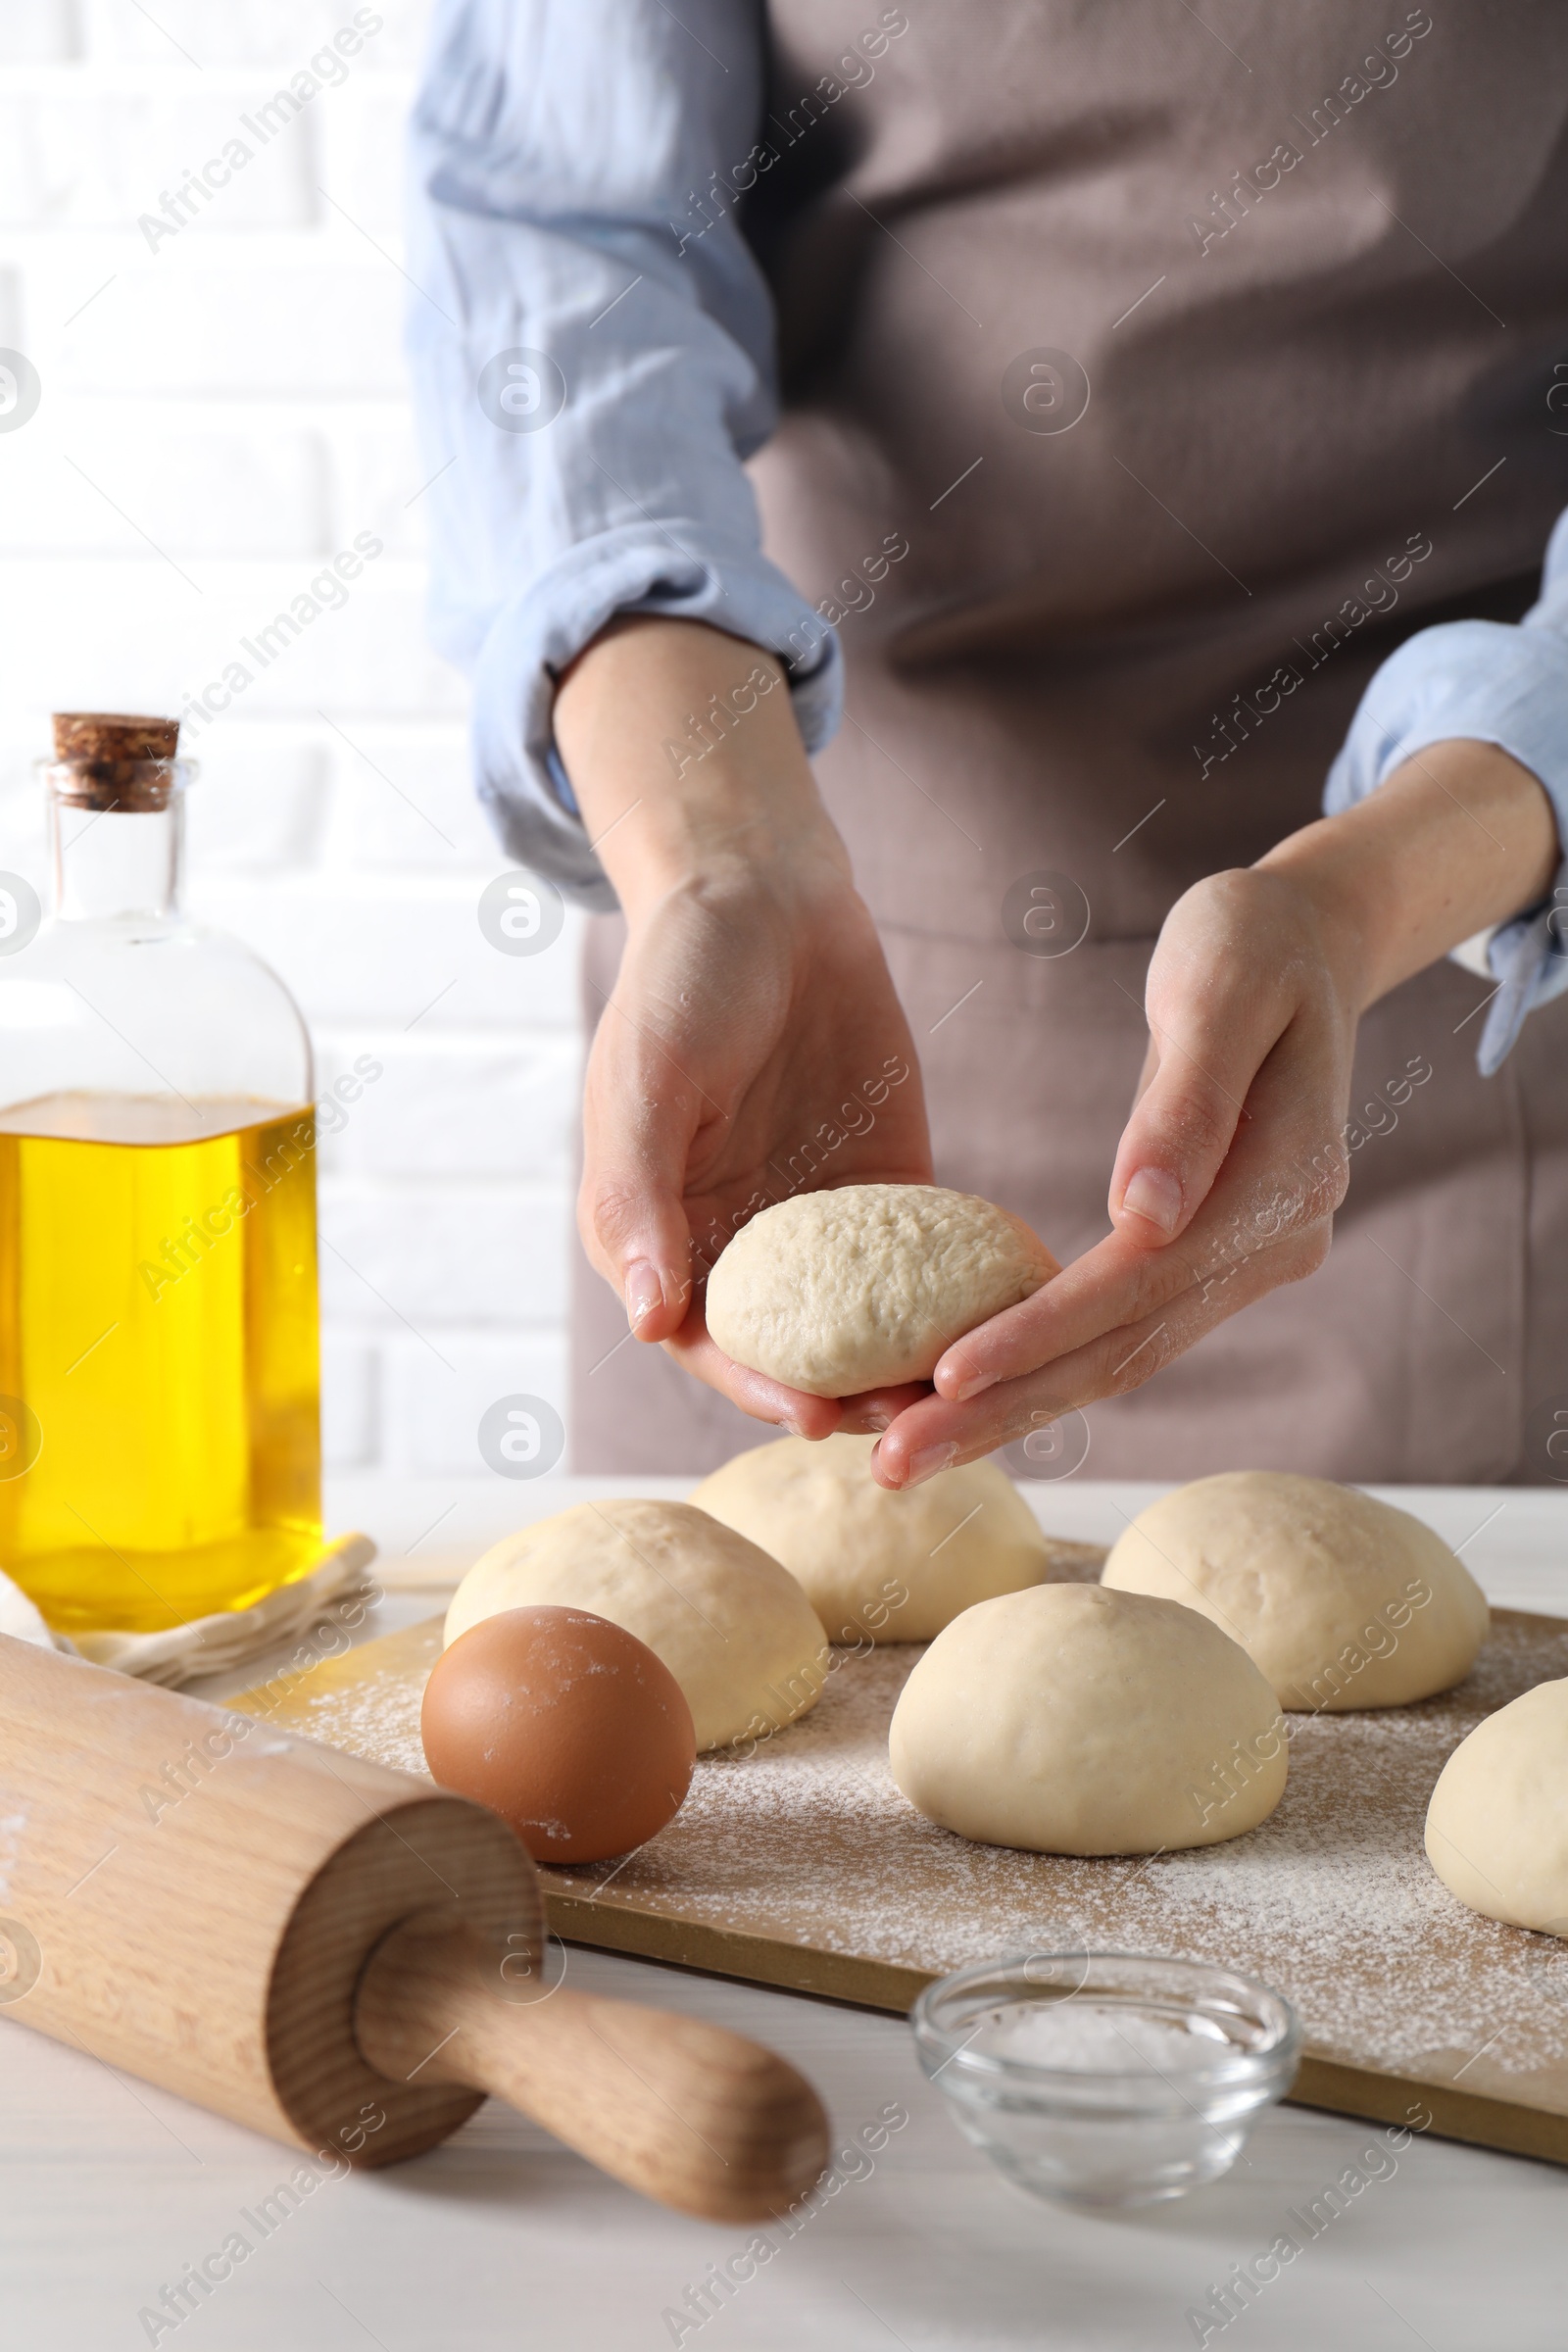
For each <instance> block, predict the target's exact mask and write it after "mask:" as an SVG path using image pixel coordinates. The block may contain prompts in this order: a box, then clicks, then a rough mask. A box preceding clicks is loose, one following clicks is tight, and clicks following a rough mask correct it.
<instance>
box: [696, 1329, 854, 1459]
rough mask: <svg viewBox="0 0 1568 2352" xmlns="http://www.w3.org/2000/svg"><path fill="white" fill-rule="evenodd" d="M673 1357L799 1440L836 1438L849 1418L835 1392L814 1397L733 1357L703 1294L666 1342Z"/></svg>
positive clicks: (760, 1418)
mask: <svg viewBox="0 0 1568 2352" xmlns="http://www.w3.org/2000/svg"><path fill="white" fill-rule="evenodd" d="M664 1348H665V1351H666V1353H668V1354H669V1355H672V1356H673V1357H674V1359H675V1361H676V1362H677V1363H678V1364H679V1365H681V1367H682V1368H683V1369H684V1370H685V1371H687V1372H690V1373H691V1374H692V1376H693V1378H694V1379H696V1380H700V1381H702V1383H703V1384H704V1386H705V1387H706V1388H710V1389H714V1390H716V1391H717V1393H718V1394H719V1396H721V1397H728V1398H729V1400H730V1402H731V1404H738V1405H739V1406H740V1409H741V1411H742V1412H743V1413H750V1415H751V1417H752V1419H753V1420H754V1421H765V1422H768V1423H769V1424H770V1425H771V1426H772V1427H774V1428H776V1429H785V1430H788V1431H789V1433H790V1435H791V1436H792V1437H797V1438H813V1439H815V1438H830V1437H832V1435H833V1433H834V1431H835V1430H837V1429H838V1428H839V1427H840V1426H841V1424H842V1422H843V1418H844V1414H843V1407H842V1406H841V1405H840V1403H839V1402H838V1400H837V1399H836V1398H834V1397H809V1396H808V1395H807V1393H806V1391H805V1390H804V1389H789V1388H786V1387H785V1386H784V1383H783V1382H782V1381H779V1380H769V1378H768V1376H767V1374H766V1373H765V1372H753V1371H750V1370H748V1368H747V1366H746V1365H745V1364H738V1363H736V1361H735V1360H734V1358H733V1356H728V1355H726V1354H725V1353H724V1350H723V1349H722V1348H720V1347H719V1346H718V1344H717V1342H716V1341H715V1340H713V1339H711V1337H710V1335H709V1330H708V1322H707V1318H706V1316H705V1315H704V1313H703V1302H702V1299H700V1298H697V1299H693V1300H692V1302H691V1306H690V1309H689V1311H688V1312H687V1314H686V1316H685V1317H684V1319H683V1321H682V1322H681V1325H680V1327H679V1329H678V1330H677V1331H675V1332H674V1333H673V1334H672V1335H671V1336H670V1337H669V1338H668V1339H666V1340H665V1342H664Z"/></svg>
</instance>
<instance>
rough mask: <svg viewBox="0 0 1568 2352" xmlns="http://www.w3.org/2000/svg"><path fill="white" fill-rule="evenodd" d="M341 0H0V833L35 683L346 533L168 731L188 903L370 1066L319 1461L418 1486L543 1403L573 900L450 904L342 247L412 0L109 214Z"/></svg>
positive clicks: (413, 481) (366, 341)
mask: <svg viewBox="0 0 1568 2352" xmlns="http://www.w3.org/2000/svg"><path fill="white" fill-rule="evenodd" d="M353 5H354V0H221V5H218V6H215V5H214V4H213V0H159V5H158V6H157V8H156V9H154V10H152V11H150V12H144V11H142V10H140V9H138V8H137V7H136V6H135V5H134V0H4V4H3V6H0V345H6V346H11V347H14V348H17V349H20V350H22V351H24V352H25V353H26V355H27V356H28V358H29V359H30V360H31V361H32V363H33V365H34V366H35V367H36V368H37V369H38V371H39V374H40V376H41V379H42V383H43V399H42V403H41V405H40V407H39V410H38V413H37V415H36V416H35V417H33V418H32V420H31V421H30V422H29V423H28V424H27V425H25V426H24V427H23V428H22V429H21V430H20V431H17V432H13V433H9V434H0V679H3V683H4V694H3V697H0V867H9V868H12V869H14V870H20V871H22V872H24V873H25V874H27V875H28V876H29V877H30V878H31V879H32V880H33V881H34V883H35V884H36V885H37V886H38V887H39V888H40V890H42V888H43V884H44V873H43V860H42V847H43V835H42V825H41V810H40V804H39V798H38V791H37V787H36V785H35V784H34V782H33V781H32V778H31V776H30V774H29V772H28V769H29V762H30V761H31V760H33V759H34V758H36V757H37V756H38V755H39V754H40V753H41V752H43V751H44V750H45V749H46V748H47V740H48V737H47V716H48V712H49V711H50V710H51V709H52V708H57V707H65V708H77V709H80V708H93V707H97V708H101V709H116V708H121V709H128V710H144V711H154V710H177V709H178V708H180V706H181V705H182V703H183V702H184V699H185V697H186V695H187V694H188V693H189V692H190V691H191V690H192V689H194V688H197V687H199V686H201V685H202V684H204V683H205V681H206V680H207V679H209V678H211V677H214V676H216V675H217V674H219V672H220V670H221V666H222V663H223V662H224V660H225V659H227V658H229V655H230V653H231V650H232V648H233V647H234V645H235V643H236V641H237V639H238V638H239V637H240V636H242V635H253V634H254V632H255V630H256V629H257V628H258V627H261V626H265V624H266V623H267V621H268V620H269V619H270V616H271V615H272V614H273V613H275V612H277V611H278V609H279V608H280V607H282V606H284V605H286V604H287V602H288V600H289V599H290V598H291V597H293V596H294V595H295V594H297V593H298V591H299V590H300V589H301V588H302V587H304V586H306V585H307V584H308V582H309V581H310V579H311V578H312V576H313V574H315V573H316V572H317V571H319V569H320V567H321V564H322V561H323V559H325V558H329V557H330V556H331V555H332V554H333V553H334V552H335V551H336V550H337V549H339V548H343V547H346V546H348V545H350V544H351V542H352V541H353V539H354V536H355V534H356V532H359V531H370V532H373V533H375V535H376V536H377V537H378V538H379V539H381V540H382V542H383V543H384V551H385V552H384V553H383V554H382V555H381V556H380V557H379V558H378V559H377V560H376V561H375V562H374V563H372V564H369V565H368V567H367V569H366V571H365V572H364V574H363V575H362V576H361V578H360V579H358V580H357V581H356V582H355V583H354V585H353V587H352V589H351V591H350V596H349V601H348V603H347V605H346V606H345V607H343V608H342V609H341V610H339V611H336V612H332V613H323V614H322V615H321V617H320V618H319V620H317V621H316V622H315V623H314V624H313V625H312V627H311V628H310V629H309V630H308V631H307V633H306V634H305V635H304V636H302V637H301V638H300V639H299V641H298V642H297V643H295V644H293V645H291V646H289V647H288V649H287V651H286V653H285V654H284V655H282V656H280V657H279V658H278V659H277V661H276V662H274V663H272V664H271V665H270V667H269V668H268V669H267V670H266V671H264V672H263V673H262V674H261V675H259V676H258V677H257V679H256V681H255V683H254V685H253V686H252V687H251V689H250V690H249V691H248V692H247V693H246V694H245V696H244V697H243V698H242V700H240V701H238V702H236V703H235V705H234V706H233V708H232V710H231V711H230V712H228V713H227V714H225V715H224V716H223V717H221V718H220V719H218V720H216V721H215V722H214V723H213V724H212V725H211V726H209V727H207V728H206V729H205V730H204V731H203V733H202V735H201V738H200V741H199V742H198V743H194V744H192V745H191V747H190V748H191V749H193V750H194V751H195V752H196V753H197V756H198V757H199V759H200V761H201V767H202V778H201V781H200V783H199V784H198V785H197V786H196V788H195V790H194V792H193V794H192V796H191V807H190V845H191V865H192V884H193V887H192V899H193V903H194V904H195V905H196V906H197V907H198V908H199V910H200V911H201V912H202V913H204V914H205V915H206V916H208V917H209V919H211V920H213V921H215V922H219V923H221V924H223V925H225V926H226V927H228V928H229V929H231V930H234V931H236V932H238V933H239V934H240V935H241V936H242V937H244V938H245V939H247V940H249V941H250V942H251V943H252V944H253V945H254V946H255V947H256V948H257V949H258V950H259V951H260V952H261V953H262V954H263V955H265V956H267V957H268V959H269V960H270V962H271V963H272V964H273V965H274V966H275V968H276V969H277V970H278V971H279V972H280V973H281V974H282V975H283V977H284V978H285V979H286V981H287V982H288V984H289V986H290V987H291V988H292V989H293V991H294V992H295V995H296V996H297V998H298V1000H299V1002H300V1004H301V1005H302V1006H303V1008H304V1010H305V1012H306V1015H307V1017H308V1019H309V1021H310V1024H311V1028H312V1031H313V1034H314V1036H315V1039H316V1044H317V1051H318V1057H319V1066H320V1075H321V1080H322V1082H323V1083H330V1081H331V1080H332V1079H333V1078H335V1077H336V1076H337V1075H338V1074H339V1073H340V1072H341V1071H342V1070H344V1069H346V1068H347V1067H348V1065H349V1064H350V1063H351V1062H352V1061H353V1060H354V1058H355V1056H356V1055H357V1054H366V1053H370V1054H374V1055H375V1056H376V1057H377V1058H378V1059H379V1061H380V1062H381V1063H382V1065H383V1075H382V1076H381V1078H380V1079H379V1080H378V1081H377V1082H376V1083H375V1084H374V1085H373V1086H372V1087H370V1088H369V1089H368V1092H367V1093H366V1094H365V1096H364V1097H363V1098H362V1100H361V1101H360V1102H359V1103H356V1104H355V1105H354V1106H353V1108H352V1112H351V1115H350V1120H349V1124H348V1125H347V1126H346V1127H345V1129H344V1130H343V1131H342V1133H340V1134H339V1135H336V1136H334V1137H332V1138H330V1139H328V1140H327V1141H326V1142H325V1143H324V1144H323V1147H322V1151H321V1155H320V1194H321V1218H322V1239H323V1249H322V1253H321V1254H322V1300H323V1366H324V1376H325V1415H326V1432H327V1441H328V1448H329V1457H330V1458H331V1459H332V1460H333V1461H334V1462H336V1463H337V1464H339V1465H340V1466H342V1467H344V1468H345V1469H353V1470H381V1471H383V1472H386V1473H388V1474H390V1475H392V1476H393V1477H396V1478H399V1479H405V1478H409V1479H412V1478H420V1479H438V1480H444V1481H447V1482H449V1483H450V1484H452V1485H453V1488H454V1492H456V1491H457V1490H458V1489H459V1488H460V1487H461V1486H462V1485H463V1484H464V1482H466V1481H468V1480H470V1479H472V1480H477V1481H488V1480H490V1478H491V1474H490V1473H488V1472H487V1471H486V1470H485V1468H484V1466H483V1464H482V1463H481V1461H480V1459H479V1456H478V1453H477V1450H476V1447H475V1443H474V1433H475V1427H476V1424H477V1421H478V1418H479V1415H480V1413H481V1412H482V1411H483V1410H484V1408H485V1407H486V1406H487V1405H488V1404H490V1403H491V1402H492V1401H493V1400H494V1399H495V1398H496V1397H500V1396H504V1395H507V1394H508V1393H511V1392H514V1391H519V1390H520V1391H527V1392H531V1393H533V1394H537V1395H542V1396H545V1397H549V1398H550V1399H551V1400H552V1401H554V1402H555V1403H556V1405H557V1407H558V1409H564V1342H563V1324H564V1269H565V1241H566V1233H567V1225H568V1217H569V1201H568V1190H569V1181H570V1176H569V1163H570V1138H571V1129H572V1120H573V1116H574V1108H575V1098H576V1090H577V1060H578V1042H577V1028H576V1008H575V988H574V970H575V949H576V925H575V924H574V923H568V925H567V927H566V931H565V934H564V936H563V938H562V939H560V940H559V941H558V942H557V943H556V944H555V946H554V947H553V948H551V949H550V950H549V951H547V952H546V953H545V954H544V955H542V956H538V957H535V958H515V957H510V956H502V955H499V954H497V953H496V952H495V951H494V950H492V949H491V948H490V947H489V946H487V944H486V943H485V941H484V939H483V937H482V936H481V934H480V932H479V930H478V926H477V923H476V920H475V903H476V901H477V899H478V896H479V893H480V891H481V890H482V889H483V887H484V885H485V883H486V882H487V881H489V880H490V878H491V877H492V876H493V875H494V874H496V873H497V872H499V871H500V870H501V869H502V867H503V865H504V863H505V860H504V858H502V857H501V855H500V853H499V851H498V849H497V846H496V844H495V842H494V840H493V838H492V837H491V835H490V833H489V830H488V827H487V826H486V825H485V823H484V822H483V820H482V819H481V817H480V815H479V813H478V810H477V808H476V806H475V804H474V802H473V799H472V795H471V792H470V790H469V785H468V779H467V763H466V743H465V694H464V689H463V685H462V681H461V680H460V679H458V678H457V677H456V676H455V675H454V674H453V673H452V671H450V670H449V669H447V668H446V667H445V666H444V665H443V664H442V663H441V662H439V661H438V660H437V659H436V658H435V656H434V655H433V654H432V653H431V652H430V651H429V649H428V647H427V645H426V643H425V638H424V624H423V613H422V597H423V576H422V532H421V523H422V510H421V507H420V504H419V499H418V493H419V490H420V487H421V484H422V482H423V479H424V469H423V468H422V467H421V466H420V463H419V460H418V457H417V453H416V450H415V445H414V438H413V433H412V430H411V425H410V418H409V414H408V402H407V397H406V390H405V374H404V368H403V361H402V357H401V351H400V336H401V321H402V310H403V302H404V297H405V291H406V289H405V285H404V281H403V279H402V278H401V277H400V275H399V273H398V270H397V269H396V267H395V266H394V264H393V263H392V262H391V261H388V260H385V259H383V258H382V257H381V255H380V254H378V253H377V252H376V250H375V245H381V246H385V247H386V249H387V251H388V252H389V253H391V254H394V255H399V254H400V252H401V247H400V243H399V238H398V221H399V172H400V162H401V154H400V150H401V138H402V121H403V116H404V112H405V110H406V108H407V105H408V100H409V95H410V91H411V88H412V84H413V73H414V68H415V65H416V63H417V55H418V49H419V41H420V36H421V29H422V18H423V14H424V11H423V8H422V6H421V5H419V0H377V13H378V14H379V15H380V16H381V17H382V18H383V20H384V23H383V25H382V27H381V29H380V30H379V31H378V32H377V33H375V34H374V35H372V36H371V37H370V38H369V39H368V40H367V42H366V44H365V47H364V49H363V51H362V52H361V53H360V54H359V55H358V56H357V57H355V58H353V59H352V60H350V61H349V64H348V72H347V75H346V77H345V78H344V79H343V80H342V81H341V82H340V83H339V84H338V85H337V86H335V87H331V88H327V89H324V90H322V91H321V92H320V93H319V95H318V96H317V97H316V98H314V99H313V100H312V101H311V102H310V104H309V105H308V106H307V107H305V108H304V109H302V111H301V113H300V115H299V116H298V118H297V119H296V120H294V121H292V122H290V123H288V125H287V127H286V128H284V129H282V130H280V131H278V132H277V133H276V134H275V136H273V137H271V138H270V139H269V140H268V141H267V143H266V144H265V146H262V147H258V148H257V151H256V153H255V156H254V160H253V161H252V162H250V163H249V164H248V165H246V166H245V167H244V169H243V170H242V171H240V172H236V173H235V174H234V177H233V179H232V181H231V183H230V184H229V185H228V186H227V187H226V188H223V189H221V190H219V191H217V192H216V193H215V194H214V195H213V197H212V200H211V202H210V203H209V204H208V205H207V206H206V207H205V208H204V209H202V210H201V211H200V212H199V213H197V215H196V217H195V218H194V219H193V220H192V221H190V222H189V224H188V225H187V226H185V227H184V228H182V229H181V230H180V232H179V233H178V235H176V236H172V237H169V238H167V239H163V240H160V241H159V242H158V243H157V245H156V248H154V249H149V246H148V243H147V240H146V237H145V236H144V235H143V234H142V233H141V231H140V230H139V229H138V227H137V217H138V215H139V214H141V213H143V212H144V211H156V210H157V208H158V207H159V205H160V203H161V202H162V200H163V196H164V192H165V191H166V190H167V191H172V190H174V189H176V188H178V187H179V186H180V185H181V184H182V182H183V181H184V180H185V179H186V176H187V174H188V173H189V172H190V171H191V170H192V169H193V168H197V167H200V166H201V165H203V164H204V163H205V161H206V159H207V158H208V157H209V156H211V155H215V154H218V153H220V152H221V148H222V145H223V143H224V141H225V139H228V138H230V137H232V136H233V135H235V133H236V131H237V130H238V126H239V125H240V123H241V122H242V120H243V119H244V118H245V117H247V116H248V117H250V118H251V119H252V121H253V122H254V121H255V120H256V110H257V108H258V107H259V106H262V105H265V104H266V103H267V101H268V100H269V99H270V97H271V96H272V93H273V92H274V91H275V90H276V89H278V88H279V87H280V86H283V85H286V83H287V82H288V81H289V79H290V78H291V77H292V75H293V74H294V73H295V72H297V71H298V69H300V68H301V67H303V66H307V65H308V64H309V61H310V59H311V57H312V56H313V55H314V54H315V53H317V52H318V51H319V49H321V47H322V46H323V45H324V44H325V43H326V42H328V41H329V40H330V38H331V36H332V34H333V32H334V31H335V30H336V29H337V27H339V26H340V25H344V24H346V23H348V22H349V21H350V19H351V17H352V14H353ZM154 20H156V22H155V21H154ZM239 135H241V136H247V134H245V133H243V132H240V134H239ZM249 143H251V144H253V145H254V144H255V142H254V141H250V142H249ZM321 190H324V191H325V195H324V196H323V194H322V193H320V191H321ZM362 231H364V232H366V233H363V234H362ZM371 238H373V239H374V240H375V244H374V245H372V243H371V242H369V239H371Z"/></svg>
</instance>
